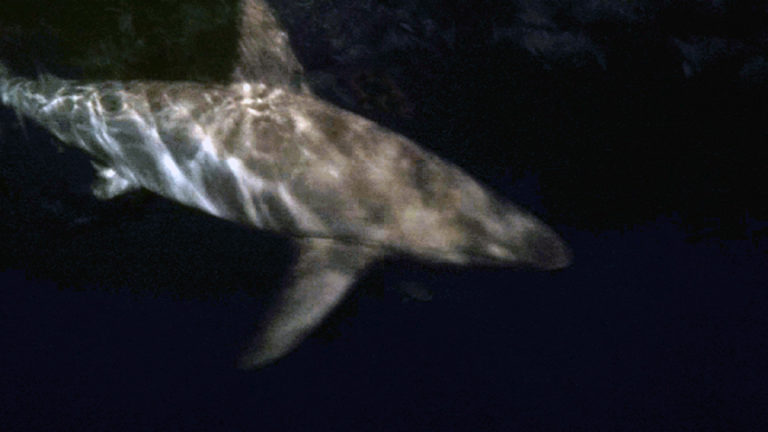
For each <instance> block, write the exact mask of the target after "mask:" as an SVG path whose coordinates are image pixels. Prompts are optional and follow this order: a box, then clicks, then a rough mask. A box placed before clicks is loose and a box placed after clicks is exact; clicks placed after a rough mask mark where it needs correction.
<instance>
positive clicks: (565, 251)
mask: <svg viewBox="0 0 768 432" xmlns="http://www.w3.org/2000/svg"><path fill="white" fill-rule="evenodd" d="M526 243H527V247H526V250H527V252H528V253H527V255H528V256H527V258H528V261H529V263H530V264H531V265H533V266H534V267H537V268H540V269H542V270H556V269H561V268H564V267H568V266H569V265H570V264H571V261H572V260H573V254H572V253H571V249H570V248H569V247H568V246H567V245H566V244H565V242H564V241H563V240H562V239H561V238H560V236H559V235H557V234H556V233H555V232H553V231H551V230H550V229H548V228H546V229H544V230H541V231H537V232H534V233H532V234H531V235H529V236H527V238H526Z"/></svg>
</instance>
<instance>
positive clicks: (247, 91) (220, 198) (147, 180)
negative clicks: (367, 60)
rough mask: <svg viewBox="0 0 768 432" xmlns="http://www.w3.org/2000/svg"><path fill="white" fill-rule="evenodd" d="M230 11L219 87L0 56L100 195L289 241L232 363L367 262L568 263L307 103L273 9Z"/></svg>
mask: <svg viewBox="0 0 768 432" xmlns="http://www.w3.org/2000/svg"><path fill="white" fill-rule="evenodd" d="M240 7H241V20H240V24H239V26H240V28H239V31H240V38H239V42H238V55H239V61H238V63H237V65H236V67H235V68H234V70H233V71H232V75H231V80H230V81H229V82H226V83H201V82H191V81H190V82H186V81H172V82H163V81H142V80H135V81H109V80H105V81H81V80H67V79H61V78H57V77H55V76H51V75H44V76H40V77H37V78H26V77H21V76H17V75H15V74H13V73H12V72H11V70H10V69H8V68H7V67H5V66H3V65H2V63H0V101H2V103H3V104H4V105H6V106H8V107H10V108H12V109H14V110H15V111H16V112H17V113H18V114H20V115H23V116H24V117H27V118H30V119H32V120H33V121H35V122H36V123H38V124H39V125H41V126H42V127H43V128H45V129H46V130H48V131H49V132H50V133H51V134H52V135H54V136H55V137H56V138H57V139H58V140H60V141H61V142H62V143H64V144H66V145H69V146H72V147H75V148H77V149H80V150H82V151H84V152H85V153H87V154H88V155H89V157H90V158H91V160H92V163H93V166H94V168H95V171H96V179H95V181H94V184H93V186H92V192H93V194H94V195H95V197H96V198H98V199H105V200H106V199H110V198H113V197H116V196H119V195H121V194H125V193H127V192H129V191H132V190H136V189H146V190H149V191H151V192H153V193H155V194H157V195H160V196H162V197H165V198H167V199H169V200H172V201H175V202H177V203H180V204H182V205H185V206H189V207H193V208H196V209H198V210H200V211H202V212H205V213H207V214H209V215H212V216H215V217H218V218H222V219H226V220H229V221H232V222H235V223H239V224H245V225H248V226H252V227H254V228H256V229H261V230H269V231H273V232H277V233H281V234H284V235H285V236H286V237H287V238H290V239H291V240H292V241H293V242H294V243H295V244H296V246H297V250H298V254H297V257H296V259H295V262H293V263H292V265H291V270H290V275H289V276H288V280H287V281H286V283H285V286H284V287H282V289H280V290H279V292H278V294H277V295H275V298H274V299H272V300H271V304H270V305H269V306H268V307H267V309H266V313H265V314H264V316H263V317H262V319H261V320H260V321H259V324H258V326H257V330H256V333H255V335H254V336H253V338H252V340H250V342H249V344H248V348H246V349H245V351H244V354H243V355H242V357H241V359H240V360H239V365H240V366H241V367H243V368H259V367H263V366H265V365H268V364H271V363H273V362H275V361H276V360H278V359H280V358H282V357H283V356H285V355H286V354H287V353H289V352H291V351H292V350H294V349H295V348H296V347H297V346H298V345H299V344H300V343H301V341H302V340H303V339H305V338H306V337H307V336H308V335H310V334H311V333H312V332H313V331H314V330H315V329H316V328H317V327H318V325H319V324H320V323H321V322H322V321H323V318H324V317H326V316H327V315H328V314H329V313H330V312H331V311H332V310H333V309H334V307H335V306H337V305H338V304H339V303H340V302H341V301H342V299H343V298H344V296H345V294H346V293H348V292H349V290H350V289H351V288H352V287H353V286H354V285H355V281H356V280H357V279H358V278H359V277H360V275H361V274H362V273H363V272H364V271H365V270H366V268H368V267H369V266H370V265H371V264H372V263H374V262H376V261H378V260H382V259H385V258H391V257H409V258H412V259H416V260H423V261H427V262H435V263H450V264H457V265H476V264H480V265H501V266H527V267H532V268H538V269H547V270H550V269H560V268H564V267H566V266H568V265H569V263H570V262H571V257H572V254H571V252H570V249H569V248H568V246H567V245H566V244H565V242H564V241H563V240H562V239H561V238H560V236H559V235H558V234H557V233H556V232H555V231H554V230H552V229H551V228H550V227H548V226H547V225H545V224H544V223H543V222H541V221H540V220H538V219H537V218H536V217H535V216H533V215H532V214H531V213H529V212H527V211H525V210H523V209H521V208H519V207H518V206H516V205H514V204H512V203H510V202H508V201H507V200H505V199H504V198H502V197H500V196H497V195H496V194H495V193H494V192H492V191H490V190H488V189H487V188H486V187H484V186H482V185H481V184H480V183H479V182H478V181H476V180H474V179H473V178H472V177H471V176H470V175H469V174H467V173H465V172H464V171H462V170H461V169H460V168H458V167H457V166H455V165H454V164H452V163H449V162H447V161H445V160H443V159H441V158H440V157H438V156H437V155H435V154H433V153H431V152H429V151H427V150H425V149H424V148H422V147H420V146H419V145H417V144H416V143H414V142H413V141H411V140H409V139H408V138H406V137H404V136H403V135H401V134H398V133H396V132H394V131H392V130H389V129H387V128H385V127H382V126H381V125H379V124H377V123H376V122H374V121H371V120H369V119H367V118H365V117H363V116H360V115H358V114H355V113H352V112H349V111H346V110H344V109H341V108H339V107H337V106H335V105H333V104H331V103H329V102H327V101H325V100H323V99H322V98H320V97H318V96H316V95H315V93H314V92H313V91H312V89H311V86H310V85H309V84H308V83H309V81H308V79H307V78H306V73H305V71H304V68H303V67H302V65H301V64H300V62H299V61H298V60H297V57H296V55H295V54H294V52H293V50H292V49H291V46H290V40H289V35H288V33H287V32H286V30H285V29H284V28H283V26H281V24H280V22H279V20H278V18H277V15H276V13H275V12H274V11H273V9H272V8H271V7H270V6H269V4H268V3H266V2H265V1H264V0H241V3H240Z"/></svg>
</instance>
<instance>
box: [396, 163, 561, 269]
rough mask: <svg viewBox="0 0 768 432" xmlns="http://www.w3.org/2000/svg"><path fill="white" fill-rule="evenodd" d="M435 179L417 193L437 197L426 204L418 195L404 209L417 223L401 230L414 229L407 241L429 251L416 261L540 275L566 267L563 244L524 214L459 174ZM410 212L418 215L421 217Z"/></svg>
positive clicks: (451, 171)
mask: <svg viewBox="0 0 768 432" xmlns="http://www.w3.org/2000/svg"><path fill="white" fill-rule="evenodd" d="M435 175H436V177H437V178H422V179H421V183H420V184H419V185H417V186H416V187H417V188H419V189H422V190H423V189H429V191H430V192H433V193H434V192H436V191H439V192H437V195H438V196H437V197H436V196H431V197H429V198H427V197H426V195H425V194H426V192H423V193H422V195H421V197H422V198H420V199H419V200H418V202H416V203H413V204H412V205H410V206H408V205H406V207H407V208H410V209H411V210H410V211H411V213H412V214H411V215H408V216H405V218H408V217H411V218H419V217H421V218H422V219H421V220H419V221H416V222H413V223H412V224H409V223H404V224H403V225H404V226H409V225H415V226H416V227H417V229H416V230H415V231H414V232H413V233H412V234H411V235H410V238H411V239H413V238H421V239H422V240H421V241H422V242H423V243H425V244H429V245H430V247H426V248H424V249H423V250H420V251H416V255H421V256H423V257H425V258H427V259H430V260H432V261H443V262H450V263H456V264H478V265H492V266H497V265H498V266H512V267H529V268H534V269H542V270H554V269H560V268H564V267H567V266H568V265H569V264H570V262H571V257H572V255H571V252H570V249H569V248H568V246H567V245H566V244H565V242H564V241H563V240H562V239H561V238H560V236H559V235H558V234H557V233H555V231H554V230H552V229H551V228H550V227H549V226H547V225H546V224H544V223H543V222H541V221H540V220H539V219H538V218H536V217H535V216H533V215H532V214H530V213H529V212H527V211H525V210H523V209H521V208H520V207H517V206H516V205H514V204H512V203H510V202H508V201H506V200H505V199H503V198H500V197H498V196H497V195H496V194H495V193H493V192H492V191H490V190H489V189H487V188H485V187H483V186H481V185H480V184H479V183H478V182H477V181H475V180H474V179H472V178H471V177H470V176H468V175H466V174H465V173H463V172H462V171H461V170H459V169H458V168H455V167H452V166H450V167H446V166H444V167H441V169H440V172H439V174H438V173H437V171H435ZM436 183H443V185H441V186H439V187H438V185H437V184H436ZM439 195H442V197H440V196H439ZM435 200H437V201H439V203H437V204H436V203H435ZM414 208H420V209H421V216H419V214H418V213H419V212H417V211H414V210H413V209H414ZM406 212H407V210H406ZM401 219H402V218H401ZM420 225H421V227H419V226H420Z"/></svg>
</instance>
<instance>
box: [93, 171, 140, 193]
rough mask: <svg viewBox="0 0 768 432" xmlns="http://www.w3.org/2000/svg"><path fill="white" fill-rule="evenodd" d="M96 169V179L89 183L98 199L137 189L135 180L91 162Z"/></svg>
mask: <svg viewBox="0 0 768 432" xmlns="http://www.w3.org/2000/svg"><path fill="white" fill-rule="evenodd" d="M91 164H92V165H93V168H94V169H95V170H96V180H94V182H93V185H91V191H92V192H93V194H94V195H95V196H96V198H98V199H100V200H108V199H112V198H114V197H116V196H118V195H122V194H124V193H127V192H130V191H133V190H137V189H139V185H137V184H136V183H135V182H133V181H131V180H129V179H127V178H125V177H122V176H121V175H120V174H118V173H117V171H115V170H114V168H111V167H108V166H103V165H100V164H97V163H95V162H92V163H91Z"/></svg>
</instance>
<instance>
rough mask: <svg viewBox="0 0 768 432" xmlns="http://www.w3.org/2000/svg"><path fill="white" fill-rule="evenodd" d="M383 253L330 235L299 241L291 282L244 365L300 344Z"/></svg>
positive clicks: (260, 362)
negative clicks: (325, 237) (364, 270)
mask: <svg viewBox="0 0 768 432" xmlns="http://www.w3.org/2000/svg"><path fill="white" fill-rule="evenodd" d="M380 255H381V252H380V251H379V250H378V249H375V248H370V247H367V246H361V245H355V244H347V243H341V242H337V241H334V240H330V239H303V240H300V241H299V256H298V259H297V261H296V263H295V264H294V267H293V273H292V275H291V281H290V283H289V284H288V286H287V287H286V288H284V289H283V290H282V291H281V292H280V293H279V295H278V296H277V298H276V299H275V301H274V303H273V304H272V305H270V308H269V311H268V313H267V316H266V319H265V320H264V321H263V322H262V324H261V326H260V328H259V331H258V333H257V334H256V336H255V337H254V339H253V341H252V342H251V344H250V346H249V347H248V349H247V351H246V352H245V353H244V354H243V356H242V357H241V359H240V367H242V368H254V367H261V366H265V365H267V364H269V363H272V362H274V361H275V360H277V359H279V358H280V357H282V356H283V355H285V354H287V353H288V352H290V351H291V350H293V349H294V348H296V346H297V345H298V344H299V343H300V342H301V341H302V340H303V339H304V338H305V337H307V336H308V335H309V334H310V333H312V331H313V330H314V329H315V328H317V326H318V325H319V324H320V323H321V322H322V320H323V318H325V316H326V315H328V313H330V312H331V311H332V310H333V308H334V307H335V306H336V305H338V304H339V303H340V302H341V300H342V299H343V298H344V295H345V293H346V292H347V291H348V290H349V289H350V288H351V287H352V285H353V284H354V282H355V280H356V279H357V277H358V276H359V275H360V273H361V272H362V270H363V269H364V268H365V267H366V266H367V265H368V264H369V263H370V262H371V261H373V260H374V259H376V258H377V257H379V256H380Z"/></svg>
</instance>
